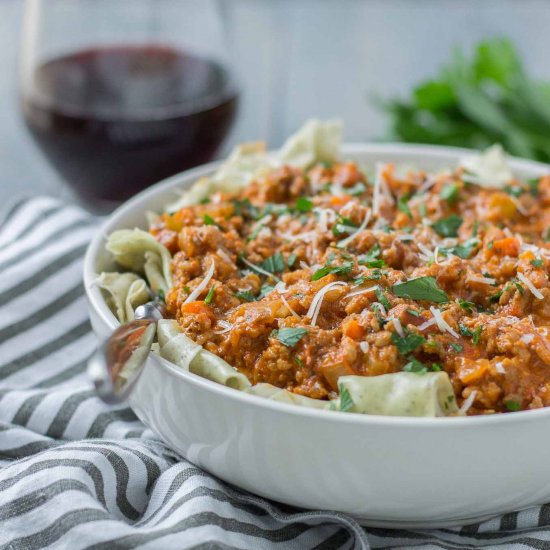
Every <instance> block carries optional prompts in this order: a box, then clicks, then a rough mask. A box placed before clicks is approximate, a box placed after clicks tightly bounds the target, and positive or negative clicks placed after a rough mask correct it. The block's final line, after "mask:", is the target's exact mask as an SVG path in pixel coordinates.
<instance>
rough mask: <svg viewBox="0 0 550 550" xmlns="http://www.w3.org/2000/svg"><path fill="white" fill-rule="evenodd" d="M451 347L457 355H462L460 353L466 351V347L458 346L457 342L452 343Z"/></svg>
mask: <svg viewBox="0 0 550 550" xmlns="http://www.w3.org/2000/svg"><path fill="white" fill-rule="evenodd" d="M451 347H452V348H453V349H454V350H455V351H456V352H457V353H460V352H461V351H462V350H463V349H464V346H462V345H461V344H457V343H456V342H451Z"/></svg>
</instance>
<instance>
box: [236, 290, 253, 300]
mask: <svg viewBox="0 0 550 550" xmlns="http://www.w3.org/2000/svg"><path fill="white" fill-rule="evenodd" d="M235 296H236V297H237V298H239V300H244V301H245V302H254V301H255V300H256V296H254V294H253V293H252V291H251V290H240V291H239V292H236V293H235Z"/></svg>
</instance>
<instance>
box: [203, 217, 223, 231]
mask: <svg viewBox="0 0 550 550" xmlns="http://www.w3.org/2000/svg"><path fill="white" fill-rule="evenodd" d="M202 220H203V221H204V225H215V226H216V227H217V228H218V229H222V226H221V225H220V224H219V223H216V222H215V220H214V218H213V217H212V216H209V215H208V214H205V215H204V216H203V217H202Z"/></svg>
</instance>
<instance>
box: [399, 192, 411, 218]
mask: <svg viewBox="0 0 550 550" xmlns="http://www.w3.org/2000/svg"><path fill="white" fill-rule="evenodd" d="M409 199H410V195H409V194H406V195H402V196H401V197H399V199H397V208H398V210H401V212H403V213H404V214H407V216H408V217H409V218H411V219H412V217H413V215H412V212H411V209H410V208H409Z"/></svg>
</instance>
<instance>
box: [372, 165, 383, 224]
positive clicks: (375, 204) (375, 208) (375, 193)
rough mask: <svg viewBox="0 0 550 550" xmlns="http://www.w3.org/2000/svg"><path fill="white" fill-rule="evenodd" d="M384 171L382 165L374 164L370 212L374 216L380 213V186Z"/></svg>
mask: <svg viewBox="0 0 550 550" xmlns="http://www.w3.org/2000/svg"><path fill="white" fill-rule="evenodd" d="M383 170H384V165H383V164H380V163H377V164H376V175H375V176H374V187H373V190H372V212H373V214H375V215H376V216H377V215H378V214H379V213H380V202H381V196H380V191H381V190H380V186H381V185H382V172H383Z"/></svg>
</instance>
